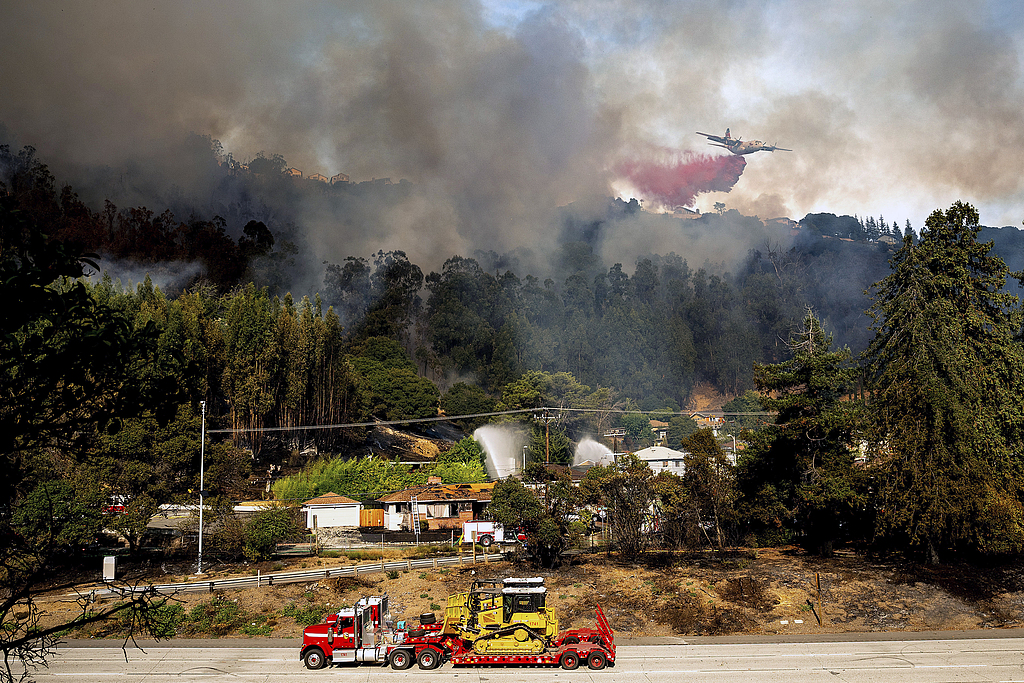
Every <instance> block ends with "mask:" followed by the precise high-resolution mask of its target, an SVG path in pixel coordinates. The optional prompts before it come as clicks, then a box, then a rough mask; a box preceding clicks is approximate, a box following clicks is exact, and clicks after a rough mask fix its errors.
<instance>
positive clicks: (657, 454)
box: [633, 446, 686, 476]
mask: <svg viewBox="0 0 1024 683" xmlns="http://www.w3.org/2000/svg"><path fill="white" fill-rule="evenodd" d="M633 455H635V456H636V457H638V458H640V459H641V460H643V461H644V462H646V463H647V465H648V466H649V467H650V468H651V471H652V472H654V473H655V474H658V473H659V472H671V473H672V474H678V475H679V476H682V475H683V472H685V471H686V465H685V464H684V463H683V458H685V457H686V453H683V452H682V451H677V450H674V449H672V448H665V447H664V446H651V447H650V448H644V449H643V450H639V451H637V452H636V453H634V454H633Z"/></svg>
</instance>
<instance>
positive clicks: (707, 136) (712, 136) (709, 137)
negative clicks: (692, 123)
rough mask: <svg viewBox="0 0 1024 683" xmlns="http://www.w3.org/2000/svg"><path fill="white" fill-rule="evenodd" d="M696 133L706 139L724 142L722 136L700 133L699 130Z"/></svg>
mask: <svg viewBox="0 0 1024 683" xmlns="http://www.w3.org/2000/svg"><path fill="white" fill-rule="evenodd" d="M697 135H703V136H704V137H706V138H707V139H708V140H714V141H715V142H721V143H724V142H725V138H723V137H719V136H717V135H709V134H708V133H701V132H700V131H699V130H698V131H697Z"/></svg>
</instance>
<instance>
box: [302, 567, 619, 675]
mask: <svg viewBox="0 0 1024 683" xmlns="http://www.w3.org/2000/svg"><path fill="white" fill-rule="evenodd" d="M536 581H541V582H542V580H541V579H527V580H524V579H506V580H505V587H504V588H503V589H500V590H498V589H492V590H491V591H490V592H489V593H488V594H487V595H485V596H484V600H483V601H482V602H483V604H482V607H483V608H487V609H482V608H481V598H480V596H479V595H477V593H474V592H472V591H471V592H470V593H462V594H456V595H453V596H451V597H450V598H449V599H448V605H449V606H448V608H447V609H446V610H445V619H444V622H443V623H437V619H436V617H435V615H434V614H433V613H427V614H422V615H420V625H419V627H417V628H408V627H406V626H405V624H404V623H403V622H399V623H398V624H397V625H396V624H394V623H393V622H392V621H391V615H390V614H389V613H388V598H387V596H386V595H384V596H373V597H366V598H361V599H360V600H359V601H358V602H357V603H356V605H355V606H354V607H351V608H348V609H344V610H341V611H339V612H338V613H337V614H331V615H328V616H327V617H326V618H325V619H324V621H323V622H322V623H320V624H314V625H313V626H308V627H306V629H305V630H304V631H303V634H302V649H301V651H300V653H299V658H300V659H301V660H302V661H303V662H304V663H305V665H306V667H307V668H309V669H320V668H323V667H324V666H326V665H327V664H328V663H336V664H337V663H346V662H347V663H360V662H375V663H378V664H390V665H391V667H392V668H393V669H399V670H401V669H408V668H409V667H411V666H412V665H413V663H414V662H415V663H417V664H418V665H419V667H420V668H421V669H434V668H437V667H439V666H441V665H442V664H444V663H445V662H449V661H450V662H451V663H452V664H453V665H455V666H561V667H562V668H564V669H570V670H571V669H576V668H577V667H579V666H580V664H585V665H587V666H588V667H590V668H591V669H603V668H604V667H606V666H614V665H615V639H614V634H613V632H612V629H611V626H610V625H609V624H608V619H607V618H606V617H605V614H604V611H603V610H602V609H601V607H600V605H598V606H597V608H596V615H597V624H596V628H593V629H590V628H583V629H573V630H569V631H564V632H557V633H552V632H551V629H550V626H551V625H552V624H553V625H554V626H555V630H556V631H557V618H555V617H554V614H553V612H552V611H550V610H548V609H547V608H545V607H544V600H543V598H544V594H545V593H544V592H542V589H541V588H540V587H539V586H537V585H536V584H535V583H534V585H528V582H536ZM524 582H527V583H524ZM517 610H518V611H517ZM497 613H503V618H501V621H500V623H497V624H488V625H486V626H484V627H478V626H479V624H480V622H481V620H480V619H478V617H479V616H481V615H484V616H487V615H492V616H497ZM538 615H541V618H539V619H538ZM545 627H547V628H545Z"/></svg>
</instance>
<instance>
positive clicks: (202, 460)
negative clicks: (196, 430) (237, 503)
mask: <svg viewBox="0 0 1024 683" xmlns="http://www.w3.org/2000/svg"><path fill="white" fill-rule="evenodd" d="M199 405H200V406H202V409H203V423H202V424H203V426H202V431H201V436H200V437H199V565H198V567H197V571H196V574H202V573H203V488H204V486H205V484H206V479H205V477H204V473H205V469H206V468H205V465H206V401H200V402H199Z"/></svg>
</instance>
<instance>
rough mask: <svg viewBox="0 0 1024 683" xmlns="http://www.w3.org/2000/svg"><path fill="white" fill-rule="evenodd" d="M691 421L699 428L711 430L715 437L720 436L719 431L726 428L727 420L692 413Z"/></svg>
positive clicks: (718, 416)
mask: <svg viewBox="0 0 1024 683" xmlns="http://www.w3.org/2000/svg"><path fill="white" fill-rule="evenodd" d="M690 419H692V420H693V421H694V422H696V423H697V427H698V428H700V429H710V430H711V432H712V433H713V434H714V435H715V436H718V430H719V429H720V428H721V427H724V426H725V418H723V417H722V416H721V415H714V414H712V413H698V412H694V413H690Z"/></svg>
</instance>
